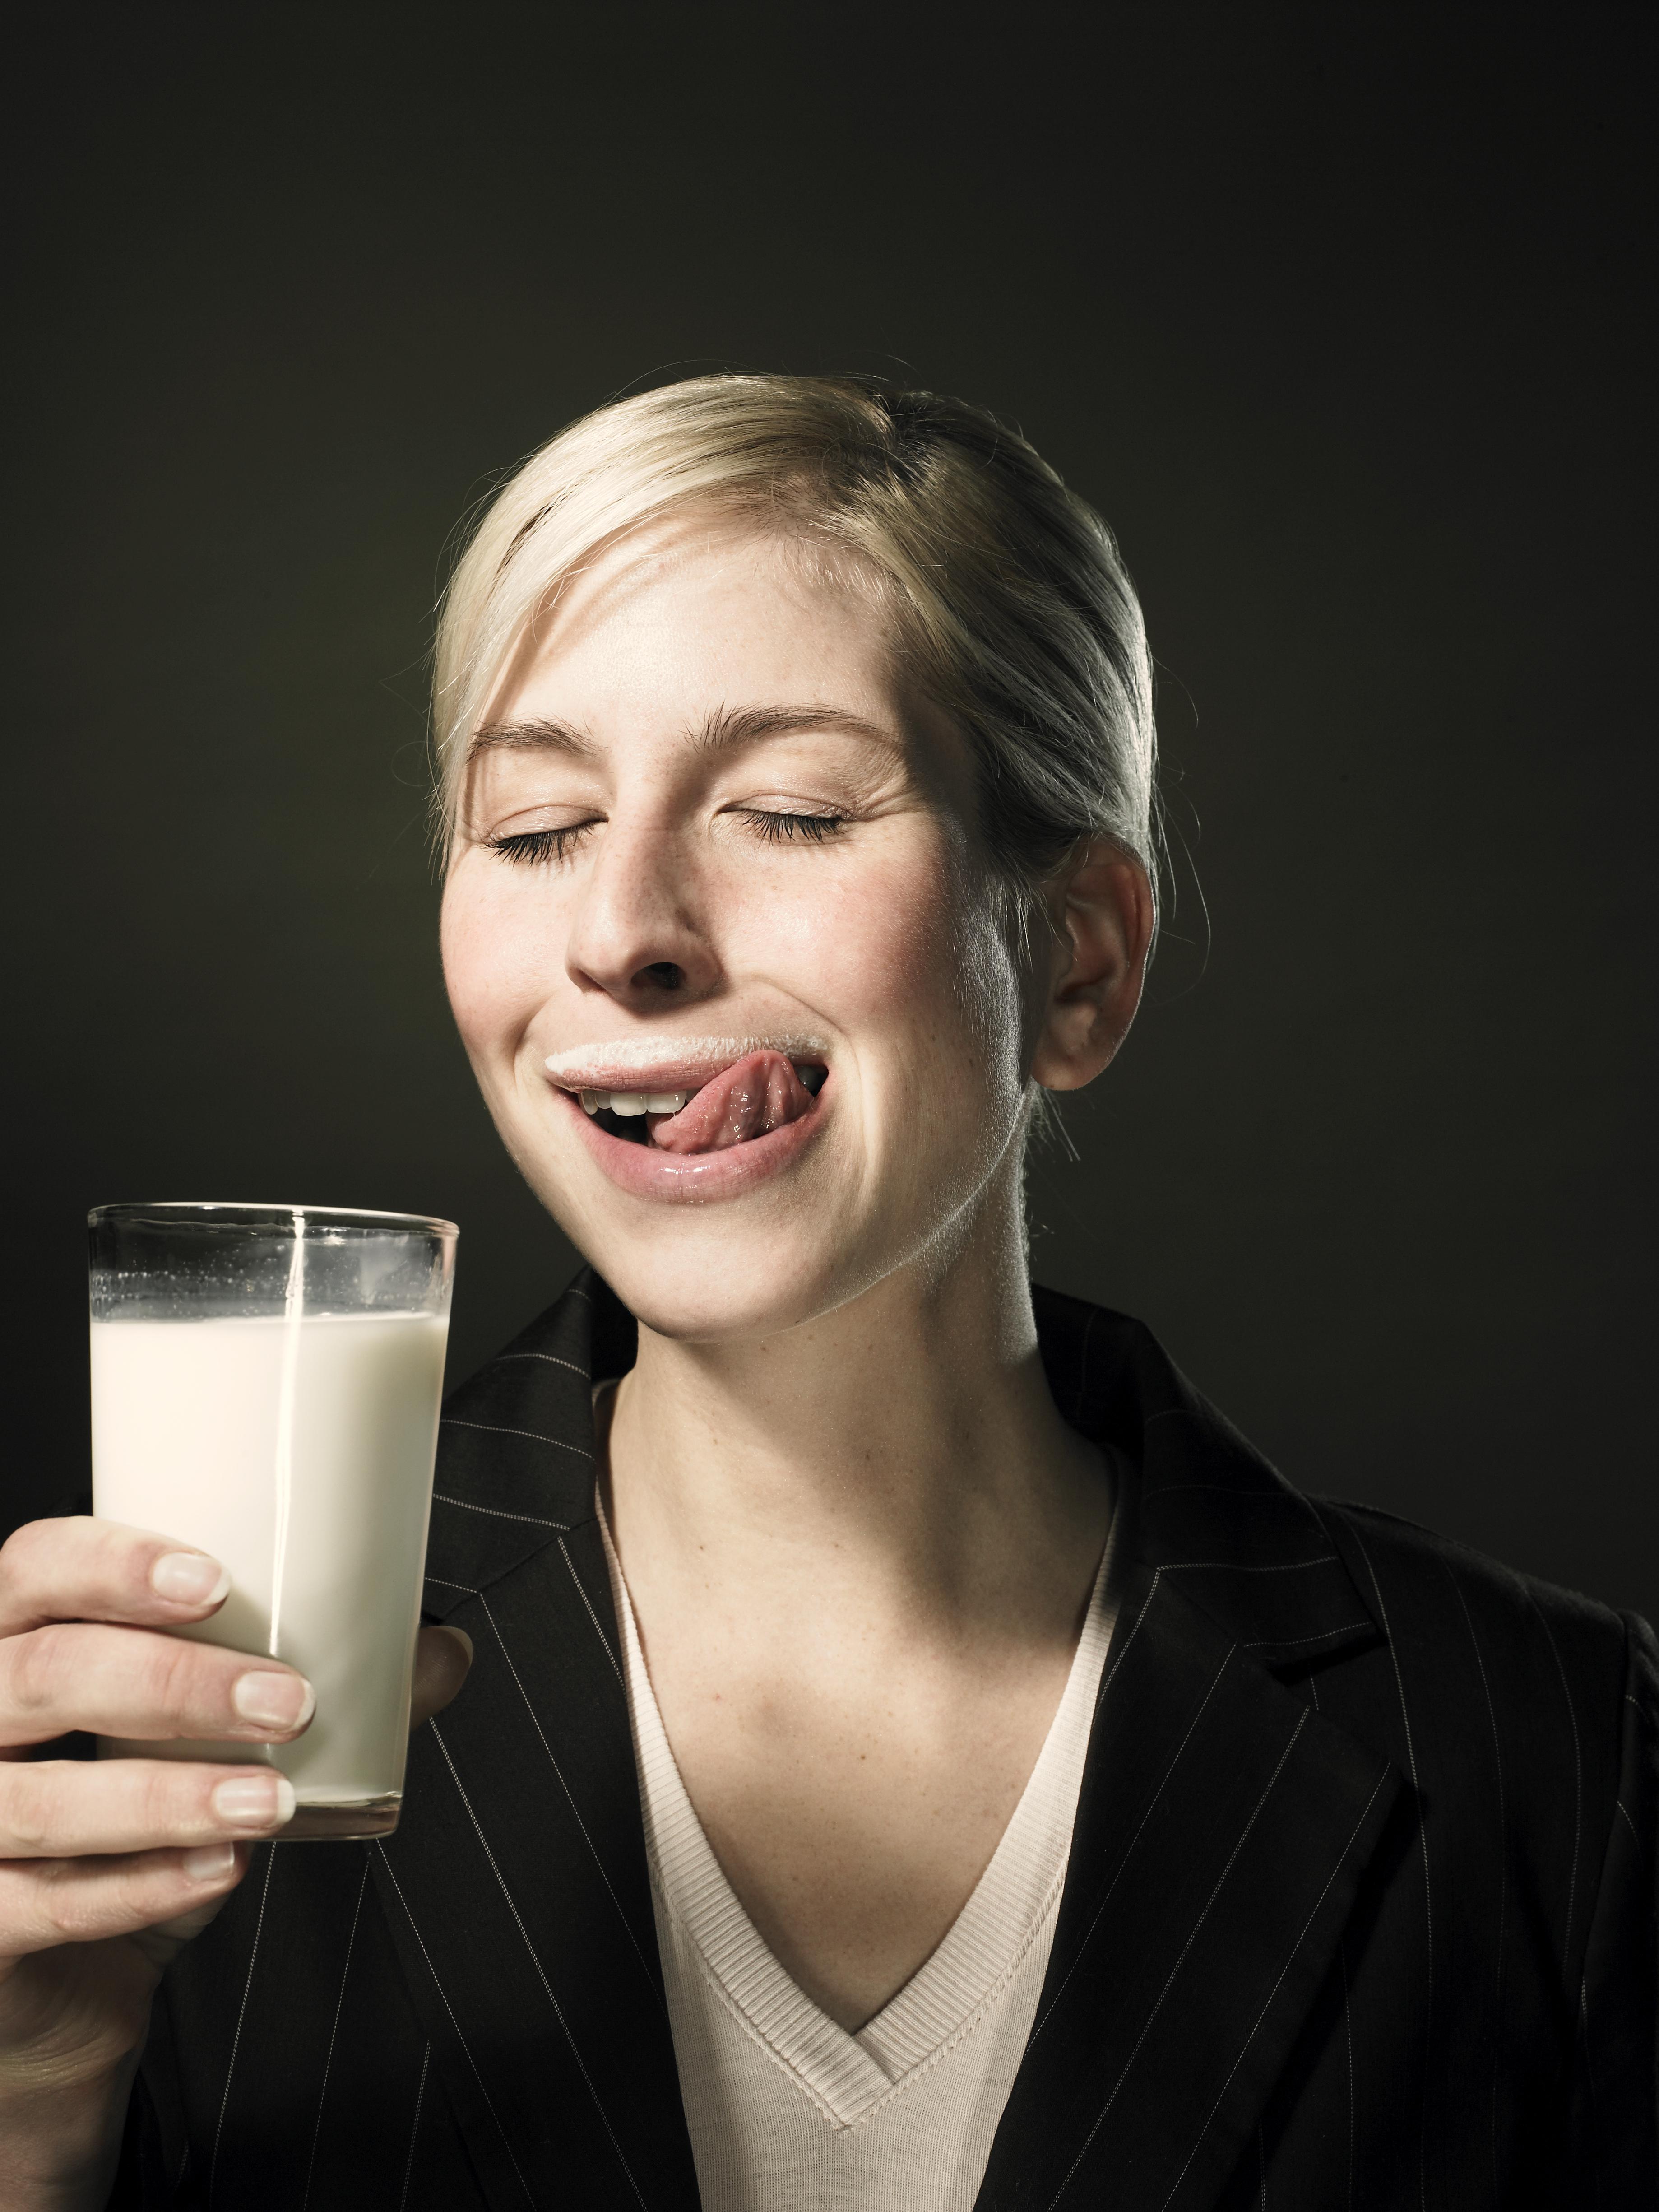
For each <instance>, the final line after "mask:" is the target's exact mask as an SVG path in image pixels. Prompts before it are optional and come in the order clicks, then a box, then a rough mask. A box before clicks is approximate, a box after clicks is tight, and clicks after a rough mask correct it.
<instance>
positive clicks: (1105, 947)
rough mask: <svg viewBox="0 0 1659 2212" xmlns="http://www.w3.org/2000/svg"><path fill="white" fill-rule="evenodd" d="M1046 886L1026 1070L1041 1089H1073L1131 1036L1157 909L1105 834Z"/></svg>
mask: <svg viewBox="0 0 1659 2212" xmlns="http://www.w3.org/2000/svg"><path fill="white" fill-rule="evenodd" d="M1048 890H1049V896H1048V899H1047V902H1046V903H1047V908H1048V915H1049V921H1050V929H1051V933H1052V943H1053V958H1052V962H1051V964H1050V969H1049V973H1048V979H1047V983H1048V987H1047V993H1046V996H1045V999H1044V1004H1043V1006H1042V1007H1041V1009H1040V1013H1039V1018H1038V1030H1037V1036H1036V1041H1035V1045H1034V1048H1033V1050H1032V1067H1031V1073H1032V1078H1033V1079H1034V1080H1035V1081H1036V1082H1038V1083H1040V1084H1041V1085H1043V1087H1044V1090H1046V1091H1077V1090H1081V1088H1082V1086H1083V1085H1084V1084H1086V1083H1092V1082H1093V1079H1094V1078H1095V1077H1096V1076H1097V1075H1099V1074H1100V1073H1102V1072H1103V1071H1104V1070H1105V1068H1106V1067H1107V1066H1110V1065H1111V1060H1112V1059H1113V1058H1114V1056H1115V1055H1116V1054H1117V1048H1118V1047H1119V1045H1121V1044H1122V1043H1123V1039H1124V1038H1125V1037H1126V1036H1128V1034H1129V1024H1130V1023H1131V1022H1132V1021H1133V1020H1134V1019H1135V1009H1136V1008H1137V1007H1138V1006H1139V1005H1140V1003H1141V986H1142V984H1143V982H1144V981H1145V977H1146V965H1147V954H1148V952H1149V951H1150V950H1151V947H1152V933H1153V920H1154V916H1155V913H1156V907H1155V902H1154V899H1153V888H1152V884H1151V880H1150V878H1148V876H1147V871H1146V869H1145V868H1144V867H1143V866H1141V862H1140V861H1139V860H1136V859H1135V858H1134V857H1133V855H1131V854H1126V853H1124V852H1123V850H1122V849H1121V848H1119V847H1117V846H1116V845H1114V844H1112V843H1111V842H1109V841H1108V840H1107V839H1105V838H1104V837H1092V838H1090V839H1089V841H1088V842H1087V844H1086V845H1085V846H1084V847H1083V848H1081V850H1080V851H1079V852H1078V853H1077V854H1075V855H1074V857H1073V859H1072V860H1071V861H1070V862H1069V865H1068V866H1066V867H1065V868H1064V869H1063V871H1062V872H1060V873H1059V874H1058V875H1057V876H1056V877H1055V878H1054V879H1053V881H1052V883H1051V884H1050V886H1049V887H1048Z"/></svg>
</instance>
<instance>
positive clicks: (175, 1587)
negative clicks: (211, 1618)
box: [150, 1552, 230, 1605]
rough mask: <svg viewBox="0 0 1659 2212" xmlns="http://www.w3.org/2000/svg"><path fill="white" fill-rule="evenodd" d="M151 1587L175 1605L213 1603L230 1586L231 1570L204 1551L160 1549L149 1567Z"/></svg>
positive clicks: (215, 1602) (216, 1601) (224, 1593)
mask: <svg viewBox="0 0 1659 2212" xmlns="http://www.w3.org/2000/svg"><path fill="white" fill-rule="evenodd" d="M150 1588H151V1589H153V1590H154V1592H155V1595H157V1597H165V1598H167V1599H169V1600H170V1601H172V1602H173V1604H174V1605H216V1604H217V1603H218V1601H219V1600H220V1599H221V1597H223V1596H224V1595H226V1594H227V1591H228V1590H229V1589H230V1569H229V1568H228V1567H221V1565H220V1564H219V1562H218V1560H217V1559H209V1557H208V1555H207V1553H205V1552H163V1553H162V1554H161V1556H160V1559H158V1560H157V1561H156V1562H155V1565H154V1566H153V1567H152V1568H151V1569H150Z"/></svg>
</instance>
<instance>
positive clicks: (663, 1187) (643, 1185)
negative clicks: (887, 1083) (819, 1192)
mask: <svg viewBox="0 0 1659 2212" xmlns="http://www.w3.org/2000/svg"><path fill="white" fill-rule="evenodd" d="M551 1088H552V1089H553V1091H554V1096H555V1097H558V1098H561V1099H562V1100H563V1101H564V1110H565V1111H566V1113H567V1114H572V1115H575V1117H576V1120H577V1121H578V1124H579V1126H580V1128H581V1133H582V1139H583V1142H584V1144H585V1145H586V1146H587V1148H588V1152H589V1154H590V1157H591V1158H593V1159H594V1161H595V1162H596V1164H598V1166H599V1167H600V1168H601V1169H602V1170H603V1171H604V1173H605V1174H606V1175H607V1176H609V1178H610V1180H611V1181H612V1182H614V1183H615V1185H616V1187H617V1188H618V1189H619V1190H625V1191H627V1193H628V1194H629V1196H630V1197H632V1198H645V1199H651V1200H655V1201H657V1202H658V1203H666V1204H668V1205H669V1206H712V1205H714V1204H716V1203H717V1202H718V1201H719V1200H723V1199H728V1198H741V1197H742V1194H743V1193H744V1192H745V1191H748V1190H753V1189H754V1188H755V1187H756V1186H757V1185H758V1184H760V1183H763V1182H769V1181H770V1180H771V1179H772V1176H777V1175H781V1174H782V1173H783V1171H784V1169H785V1168H787V1167H790V1166H792V1165H793V1164H794V1163H795V1162H796V1160H797V1159H799V1158H800V1157H801V1155H802V1152H804V1151H805V1150H806V1148H807V1146H808V1145H809V1144H811V1142H812V1140H813V1139H814V1137H815V1136H816V1135H817V1134H818V1132H819V1129H820V1127H821V1126H822V1124H823V1120H824V1109H823V1097H824V1094H823V1091H820V1092H819V1094H818V1096H817V1097H816V1098H814V1101H813V1103H812V1110H811V1111H810V1112H809V1113H806V1114H803V1115H802V1116H801V1118H800V1120H799V1121H787V1122H785V1123H784V1127H782V1128H781V1129H771V1130H768V1131H767V1133H766V1135H765V1136H764V1137H750V1138H749V1139H748V1140H747V1141H746V1142H745V1143H743V1144H741V1145H728V1146H726V1147H725V1149H724V1151H723V1152H662V1151H660V1150H659V1149H658V1148H657V1146H655V1145H653V1144H649V1143H647V1144H644V1145H637V1144H632V1143H630V1142H629V1141H628V1139H627V1138H625V1137H613V1136H612V1135H611V1134H610V1133H609V1131H608V1130H605V1129H602V1128H601V1127H599V1125H598V1123H597V1122H596V1121H595V1119H594V1117H593V1115H591V1114H590V1113H589V1112H588V1111H587V1109H586V1108H585V1107H584V1105H583V1103H582V1102H581V1100H580V1099H579V1098H578V1097H576V1095H575V1094H574V1092H572V1091H564V1090H560V1088H559V1086H558V1085H556V1084H555V1085H552V1086H551Z"/></svg>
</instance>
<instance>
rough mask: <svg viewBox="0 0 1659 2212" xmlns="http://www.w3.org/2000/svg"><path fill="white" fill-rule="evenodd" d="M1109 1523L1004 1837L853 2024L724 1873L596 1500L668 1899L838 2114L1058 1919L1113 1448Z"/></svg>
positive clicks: (1128, 1510)
mask: <svg viewBox="0 0 1659 2212" xmlns="http://www.w3.org/2000/svg"><path fill="white" fill-rule="evenodd" d="M1112 1456H1113V1460H1114V1469H1113V1472H1114V1476H1115V1487H1116V1492H1117V1494H1116V1498H1115V1502H1114V1506H1113V1511H1112V1517H1111V1528H1110V1530H1109V1531H1108V1534H1107V1538H1106V1544H1105V1551H1104V1553H1103V1554H1102V1557H1101V1560H1100V1565H1099V1570H1098V1571H1097V1573H1096V1577H1095V1580H1094V1583H1093V1588H1092V1589H1091V1591H1090V1594H1089V1601H1088V1604H1087V1607H1086V1610H1085V1613H1084V1619H1083V1624H1082V1628H1081V1634H1080V1636H1079V1638H1078V1643H1077V1647H1076V1650H1075V1652H1074V1654H1073V1656H1072V1662H1071V1665H1070V1667H1069V1669H1068V1671H1067V1678H1066V1683H1065V1686H1064V1688H1063V1691H1062V1692H1061V1696H1060V1699H1059V1703H1058V1704H1057V1707H1056V1709H1055V1712H1054V1717H1053V1719H1052V1720H1051V1722H1050V1725H1049V1728H1048V1730H1047V1732H1046V1734H1045V1735H1044V1740H1043V1743H1042V1747H1041V1748H1040V1750H1039V1751H1038V1755H1037V1759H1036V1761H1035V1763H1034V1765H1032V1771H1031V1773H1030V1775H1029V1777H1028V1778H1027V1779H1026V1785H1025V1788H1024V1790H1022V1791H1021V1792H1020V1800H1019V1802H1018V1803H1017V1805H1016V1806H1015V1808H1014V1812H1013V1814H1011V1816H1010V1818H1009V1820H1008V1826H1007V1827H1006V1828H1005V1829H1004V1830H1003V1832H1002V1836H1001V1838H999V1839H998V1842H997V1845H996V1850H995V1851H994V1852H993V1853H992V1855H991V1857H990V1861H989V1862H988V1863H987V1864H986V1866H985V1869H984V1872H983V1873H982V1874H981V1875H980V1877H979V1880H978V1882H977V1883H976V1884H975V1886H974V1888H973V1891H972V1894H971V1895H970V1896H969V1898H968V1899H967V1901H966V1903H965V1905H963V1907H962V1909H961V1911H960V1913H959V1914H958V1915H957V1917H956V1918H955V1920H954V1922H953V1923H952V1924H951V1926H950V1928H949V1929H948V1931H947V1933H946V1934H945V1936H943V1938H942V1941H941V1942H940V1943H939V1946H938V1948H936V1949H935V1951H934V1952H933V1953H932V1954H931V1955H930V1956H929V1958H928V1959H927V1960H925V1961H924V1962H923V1965H922V1966H920V1967H918V1968H917V1972H915V1973H914V1974H913V1975H912V1976H911V1978H910V1980H909V1981H908V1982H906V1983H905V1985H904V1986H903V1988H902V1989H900V1990H898V1991H897V1992H896V1993H895V1994H894V1996H893V1997H891V1998H890V1999H889V2000H888V2002H887V2004H885V2005H884V2006H883V2007H882V2008H881V2011H880V2012H878V2013H877V2014H876V2015H875V2016H874V2018H873V2019H871V2020H870V2021H867V2022H866V2024H865V2025H864V2027H862V2028H860V2029H858V2030H857V2033H852V2032H850V2031H849V2030H847V2029H846V2028H844V2027H842V2026H841V2025H840V2023H839V2021H835V2020H833V2019H832V2018H831V2017H830V2015H828V2014H827V2013H826V2012H825V2011H824V2010H823V2009H822V2008H821V2007H820V2006H819V2005H817V2004H815V2003H814V2002H813V2000H812V1999H811V1998H810V1997H809V1996H807V1994H806V1992H805V1991H804V1990H802V1989H801V1987H800V1986H799V1984H797V1983H796V1981H795V1980H794V1978H792V1976H790V1973H789V1972H787V1970H786V1969H785V1968H784V1966H783V1964H782V1963H781V1961H780V1960H778V1958H777V1956H776V1955H775V1954H773V1952H772V1950H771V1949H770V1948H769V1947H768V1945H767V1944H766V1942H765V1940H764V1939H763V1937H762V1936H761V1935H760V1931H759V1929H757V1928H756V1927H755V1925H754V1922H753V1921H752V1920H751V1919H750V1918H749V1917H748V1913H747V1912H746V1911H744V1909H743V1906H742V1902H741V1901H740V1900H739V1899H738V1897H737V1895H736V1892H735V1891H734V1890H733V1888H732V1887H731V1884H730V1881H728V1880H727V1878H726V1875H725V1873H724V1869H722V1867H721V1865H720V1863H719V1861H718V1859H717V1857H716V1856H715V1853H714V1850H713V1848H712V1846H711V1844H710V1843H709V1840H708V1837H707V1835H706V1833H705V1831H704V1828H703V1825H702V1823H701V1821H700V1820H699V1819H698V1817H697V1813H696V1808H694V1807H693V1804H692V1802H691V1799H690V1797H689V1796H688V1795H687V1790H686V1787H685V1784H684V1783H683V1781H682V1780H681V1775H680V1770H679V1765H678V1763H677V1762H676V1760H675V1756H674V1753H673V1749H672V1747H670V1745H669V1740H668V1733H667V1730H666V1729H665V1728H664V1727H663V1717H662V1714H661V1711H660V1710H659V1708H658V1706H657V1698H656V1693H655V1692H654V1690H653V1689H652V1686H651V1675H650V1670H649V1669H648V1668H647V1667H646V1665H645V1654H644V1651H643V1650H642V1648H641V1644H640V1640H639V1626H638V1623H637V1621H636V1620H635V1618H634V1613H633V1602H632V1601H631V1599H630V1597H629V1595H628V1589H627V1580H626V1578H625V1577H624V1576H623V1573H622V1569H621V1561H620V1559H618V1558H617V1555H616V1551H615V1546H614V1544H613V1543H612V1541H611V1536H610V1530H609V1526H608V1524H607V1522H606V1520H605V1514H604V1507H603V1503H602V1500H601V1499H599V1498H597V1496H596V1499H595V1504H596V1513H597V1516H598V1521H599V1527H600V1534H601V1537H602V1541H603V1544H604V1550H605V1559H606V1564H607V1565H608V1566H609V1571H610V1580H611V1590H612V1595H613V1599H614V1601H615V1606H616V1612H617V1616H618V1619H619V1620H620V1622H621V1631H622V1641H623V1649H624V1652H625V1661H624V1669H623V1671H624V1675H625V1678H626V1681H627V1692H628V1702H629V1709H630V1713H631V1717H632V1720H633V1740H634V1748H635V1753H636V1757H637V1759H638V1760H639V1770H640V1784H641V1795H642V1799H643V1802H644V1811H645V1847H646V1852H647V1855H648V1857H649V1858H650V1861H651V1876H652V1882H653V1887H654V1888H655V1890H656V1893H657V1898H658V1899H659V1900H660V1904H661V1907H662V1909H663V1911H666V1912H668V1913H669V1914H671V1915H672V1916H673V1917H674V1918H675V1920H676V1921H677V1922H678V1923H679V1924H680V1926H681V1928H682V1929H683V1930H684V1931H685V1934H686V1936H687V1937H688V1939H689V1941H690V1942H691V1944H692V1946H693V1949H694V1951H695V1953H696V1954H697V1958H698V1960H699V1964H700V1966H702V1968H703V1970H704V1971H705V1972H706V1973H707V1974H708V1975H709V1976H710V1977H711V1979H712V1981H713V1982H714V1984H715V1985H716V1987H717V1990H719V1992H720V1993H721V1995H722V1996H724V1999H725V2001H726V2002H728V2003H730V2005H732V2006H734V2007H735V2008H736V2010H737V2011H738V2012H739V2013H740V2014H741V2015H742V2017H743V2018H744V2020H745V2021H747V2022H748V2025H749V2027H750V2028H751V2029H752V2031H753V2032H754V2034H755V2035H756V2036H757V2037H758V2038H759V2039H760V2041H761V2042H762V2043H763V2044H764V2045H765V2046H766V2049H767V2050H768V2051H770V2052H771V2054H772V2057H774V2059H776V2060H777V2062H778V2063H779V2064H780V2065H781V2066H782V2067H783V2068H784V2070H785V2071H786V2072H787V2073H788V2074H789V2075H790V2078H791V2079H792V2080H793V2081H795V2082H796V2085H797V2087H799V2088H800V2090H801V2091H802V2094H803V2095H805V2096H807V2097H808V2099H810V2100H811V2101H812V2102H813V2103H814V2105H816V2106H818V2107H819V2109H820V2111H821V2112H823V2113H824V2115H825V2116H826V2118H828V2119H830V2120H832V2121H833V2122H834V2123H835V2124H837V2125H839V2126H841V2127H850V2126H853V2125H855V2124H857V2123H858V2122H859V2121H861V2120H865V2119H868V2118H870V2117H871V2115H872V2114H873V2113H874V2112H875V2111H876V2110H877V2109H878V2108H879V2107H880V2106H882V2105H884V2104H885V2103H887V2101H888V2100H890V2099H891V2098H893V2097H894V2096H896V2095H898V2094H900V2093H902V2092H903V2090H904V2088H905V2086H906V2083H907V2082H908V2081H910V2080H911V2079H912V2078H914V2076H915V2075H916V2073H917V2070H918V2069H921V2068H923V2067H924V2066H927V2065H929V2064H930V2063H933V2062H935V2061H936V2060H938V2059H940V2058H941V2057H943V2056H944V2055H945V2053H946V2052H947V2051H949V2050H951V2049H952V2048H954V2045H956V2044H957V2043H958V2042H959V2041H960V2039H961V2038H962V2037H963V2036H964V2035H966V2033H968V2032H969V2030H970V2029H971V2028H972V2027H974V2026H975V2025H976V2024H977V2023H978V2021H980V2020H981V2019H982V2018H983V2017H984V2014H985V2012H986V2009H987V2008H988V2007H989V2006H990V2004H991V2003H992V2002H994V2001H995V1999H996V1997H997V1996H998V1995H999V1994H1000V1993H1001V1991H1002V1989H1003V1988H1004V1987H1005V1985H1006V1984H1007V1983H1008V1980H1009V1978H1010V1977H1011V1976H1012V1975H1013V1974H1014V1972H1015V1970H1016V1969H1017V1968H1018V1967H1019V1966H1020V1964H1021V1963H1022V1961H1023V1960H1025V1958H1026V1955H1027V1954H1028V1953H1029V1951H1030V1949H1031V1947H1032V1944H1033V1943H1035V1942H1039V1941H1042V1940H1044V1939H1045V1938H1046V1937H1047V1936H1049V1935H1050V1934H1051V1925H1050V1923H1051V1921H1052V1917H1053V1913H1054V1909H1055V1907H1056V1905H1057V1903H1058V1901H1059V1895H1060V1890H1061V1886H1062V1884H1063V1881H1064V1879H1065V1870H1066V1860H1067V1855H1068V1852H1069V1847H1070V1842H1071V1829H1072V1822H1073V1819H1074V1817H1075V1810H1076V1803H1077V1792H1078V1787H1079V1784H1080V1783H1081V1778H1082V1771H1083V1763H1084V1759H1085V1756H1086V1754H1087V1747H1088V1736H1089V1728H1090V1723H1091V1721H1092V1719H1093V1705H1094V1699H1095V1694H1096V1692H1097V1690H1098V1687H1099V1680H1100V1677H1101V1674H1102V1671H1103V1669H1104V1667H1105V1659H1106V1652H1107V1648H1108V1646H1109V1644H1110V1642H1111V1627H1112V1621H1113V1620H1114V1618H1115V1616H1116V1613H1117V1602H1118V1598H1119V1595H1120V1593H1121V1586H1122V1580H1123V1575H1122V1563H1123V1559H1124V1558H1125V1556H1126V1549H1125V1547H1124V1545H1123V1541H1122V1535H1121V1532H1122V1530H1123V1528H1124V1526H1125V1524H1126V1521H1127V1520H1128V1519H1129V1516H1131V1515H1132V1511H1133V1496H1132V1489H1133V1481H1134V1470H1133V1469H1132V1468H1129V1467H1128V1466H1127V1465H1126V1464H1124V1463H1123V1462H1121V1460H1120V1459H1119V1457H1118V1455H1116V1454H1114V1455H1112Z"/></svg>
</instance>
